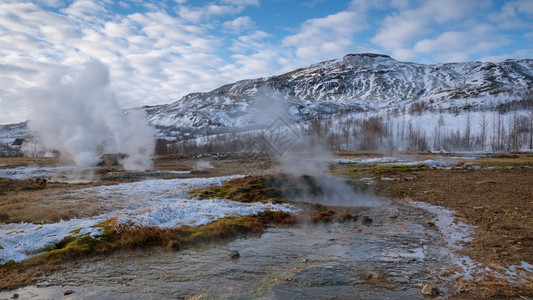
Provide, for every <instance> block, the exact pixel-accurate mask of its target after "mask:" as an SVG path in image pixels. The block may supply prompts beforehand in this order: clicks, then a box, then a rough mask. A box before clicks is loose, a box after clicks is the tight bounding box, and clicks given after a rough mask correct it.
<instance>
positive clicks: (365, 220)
mask: <svg viewBox="0 0 533 300" xmlns="http://www.w3.org/2000/svg"><path fill="white" fill-rule="evenodd" d="M372 222H373V220H372V218H370V217H368V216H363V217H362V218H361V224H363V225H372Z"/></svg>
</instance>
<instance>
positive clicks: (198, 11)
mask: <svg viewBox="0 0 533 300" xmlns="http://www.w3.org/2000/svg"><path fill="white" fill-rule="evenodd" d="M243 10H244V6H242V5H241V6H232V5H216V4H209V5H206V6H202V7H187V6H181V7H180V8H179V10H178V14H179V16H180V17H181V18H182V19H184V20H187V21H189V22H193V23H198V22H200V21H205V20H209V19H210V18H212V17H214V16H224V15H235V14H238V13H240V12H242V11H243Z"/></svg>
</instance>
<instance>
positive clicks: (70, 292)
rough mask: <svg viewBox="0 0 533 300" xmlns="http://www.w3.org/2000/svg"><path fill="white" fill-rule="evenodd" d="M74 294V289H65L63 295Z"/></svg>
mask: <svg viewBox="0 0 533 300" xmlns="http://www.w3.org/2000/svg"><path fill="white" fill-rule="evenodd" d="M72 294H74V291H73V290H68V291H65V292H64V293H63V295H65V296H68V295H72Z"/></svg>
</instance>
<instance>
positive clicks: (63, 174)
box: [0, 164, 191, 183]
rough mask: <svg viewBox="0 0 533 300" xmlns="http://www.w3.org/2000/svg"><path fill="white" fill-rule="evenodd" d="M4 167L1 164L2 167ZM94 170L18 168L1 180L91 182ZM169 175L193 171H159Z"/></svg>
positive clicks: (6, 171) (2, 174)
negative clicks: (38, 179) (40, 179)
mask: <svg viewBox="0 0 533 300" xmlns="http://www.w3.org/2000/svg"><path fill="white" fill-rule="evenodd" d="M2 166H4V165H2V164H0V167H2ZM94 170H95V169H94V168H83V167H77V166H59V167H16V168H9V169H0V178H5V179H18V180H24V179H35V178H45V179H48V180H50V181H54V182H69V183H76V182H90V181H92V179H93V173H94ZM157 172H158V173H167V174H189V173H191V171H157Z"/></svg>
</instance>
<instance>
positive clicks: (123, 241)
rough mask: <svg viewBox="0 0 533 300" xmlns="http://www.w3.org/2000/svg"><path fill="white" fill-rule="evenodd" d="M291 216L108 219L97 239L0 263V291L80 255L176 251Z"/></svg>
mask: <svg viewBox="0 0 533 300" xmlns="http://www.w3.org/2000/svg"><path fill="white" fill-rule="evenodd" d="M294 222H295V219H294V217H293V216H291V215H290V214H288V213H285V212H281V211H276V212H272V211H266V212H263V213H260V214H257V215H254V216H244V217H239V218H234V217H227V218H223V219H220V220H217V221H214V222H212V223H209V224H205V225H202V226H199V227H193V226H181V227H178V228H167V229H165V228H160V227H130V226H126V225H117V222H116V219H109V220H107V221H105V222H103V223H101V224H99V225H97V226H96V227H103V228H104V233H103V235H102V236H101V237H99V238H91V237H90V236H89V235H83V236H78V237H75V236H67V237H65V238H64V239H63V240H62V241H60V242H58V243H57V244H56V245H55V246H54V247H52V248H51V249H50V251H48V252H47V253H45V254H43V255H41V256H38V257H35V258H32V259H29V260H28V261H25V262H23V263H14V262H12V261H11V262H8V263H7V264H5V265H3V266H0V290H9V289H13V288H16V287H18V286H21V285H24V284H29V283H31V282H34V281H35V280H37V279H38V278H39V276H41V275H42V274H43V273H45V272H50V271H52V270H55V269H58V268H61V263H62V262H65V261H68V260H70V259H74V258H77V257H81V256H87V255H101V254H105V253H109V252H111V251H115V250H119V249H120V250H123V249H134V248H146V247H154V246H159V247H166V248H168V249H170V250H179V249H182V248H184V247H189V246H192V245H197V244H201V243H212V242H216V241H222V240H225V239H229V238H235V237H238V236H241V235H243V234H260V233H261V232H262V231H263V229H264V228H265V227H266V226H268V225H269V224H275V223H277V224H292V223H294Z"/></svg>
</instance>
